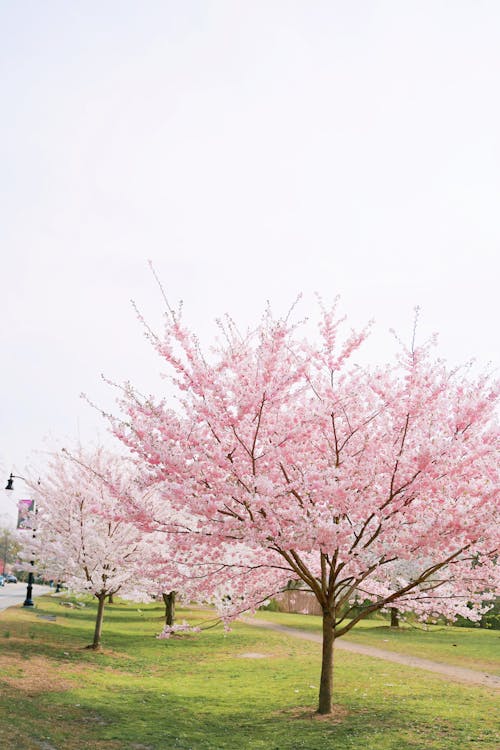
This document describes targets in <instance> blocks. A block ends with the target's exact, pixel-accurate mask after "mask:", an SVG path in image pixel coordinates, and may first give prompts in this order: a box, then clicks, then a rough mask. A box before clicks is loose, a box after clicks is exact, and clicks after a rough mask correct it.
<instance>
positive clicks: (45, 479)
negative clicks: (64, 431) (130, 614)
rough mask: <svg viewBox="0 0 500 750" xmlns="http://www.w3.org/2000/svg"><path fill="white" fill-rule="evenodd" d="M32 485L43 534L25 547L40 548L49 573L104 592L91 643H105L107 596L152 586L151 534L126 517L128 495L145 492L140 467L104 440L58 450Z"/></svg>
mask: <svg viewBox="0 0 500 750" xmlns="http://www.w3.org/2000/svg"><path fill="white" fill-rule="evenodd" d="M31 489H32V492H33V499H34V500H35V503H36V508H37V513H36V537H35V538H34V539H33V540H32V541H31V540H30V547H29V550H28V549H27V550H26V554H27V555H28V556H29V557H31V556H32V554H33V553H34V554H35V559H36V560H37V563H36V564H37V569H38V570H39V571H40V572H44V574H45V576H46V577H47V578H53V579H58V580H63V581H65V583H66V585H67V586H68V588H69V589H71V590H74V591H78V592H85V593H90V594H93V595H94V596H95V597H96V598H97V601H98V608H97V617H96V623H95V630H94V638H93V642H92V646H91V648H93V649H98V648H99V647H100V643H101V631H102V622H103V614H104V605H105V600H106V597H107V596H108V597H109V596H110V595H111V596H112V595H113V594H116V593H118V592H121V593H123V594H126V595H129V596H140V595H141V592H143V591H144V590H145V588H146V587H147V579H145V573H144V569H143V561H144V560H145V559H146V558H147V554H148V546H147V541H146V539H145V536H144V534H142V533H141V532H140V531H139V530H138V529H137V527H136V526H135V525H133V524H131V523H130V522H128V521H126V520H124V518H123V506H124V504H125V502H126V501H128V498H129V497H130V496H131V495H133V494H134V493H136V492H137V491H138V490H137V486H136V481H135V467H134V465H133V464H132V462H131V461H130V460H128V459H126V458H122V457H121V456H118V455H113V454H111V453H110V452H109V451H106V450H104V449H103V448H101V447H97V448H95V449H89V450H85V449H84V448H82V447H81V446H78V447H77V448H76V449H75V450H74V451H73V452H71V453H69V452H66V451H62V452H61V451H59V452H54V453H53V454H52V455H51V456H50V458H49V461H48V464H47V470H46V472H45V475H44V476H42V477H41V479H40V482H39V483H37V484H35V483H33V484H32V486H31ZM33 522H34V523H35V521H34V520H33Z"/></svg>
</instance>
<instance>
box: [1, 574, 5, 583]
mask: <svg viewBox="0 0 500 750" xmlns="http://www.w3.org/2000/svg"><path fill="white" fill-rule="evenodd" d="M4 585H5V578H4V577H3V575H2V574H1V573H0V586H4Z"/></svg>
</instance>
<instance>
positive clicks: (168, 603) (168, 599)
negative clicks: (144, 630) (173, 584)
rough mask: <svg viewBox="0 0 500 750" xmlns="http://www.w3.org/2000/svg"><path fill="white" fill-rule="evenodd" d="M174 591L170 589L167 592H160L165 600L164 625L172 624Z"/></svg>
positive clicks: (173, 618) (173, 617)
mask: <svg viewBox="0 0 500 750" xmlns="http://www.w3.org/2000/svg"><path fill="white" fill-rule="evenodd" d="M175 594H176V592H175V591H170V592H169V593H168V594H166V593H165V592H164V593H163V594H162V596H163V601H164V602H165V625H169V626H172V625H173V624H174V620H175Z"/></svg>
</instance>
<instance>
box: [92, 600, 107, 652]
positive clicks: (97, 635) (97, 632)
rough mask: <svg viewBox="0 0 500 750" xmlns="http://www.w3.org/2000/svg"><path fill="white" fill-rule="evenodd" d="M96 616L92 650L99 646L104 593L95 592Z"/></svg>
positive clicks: (104, 601)
mask: <svg viewBox="0 0 500 750" xmlns="http://www.w3.org/2000/svg"><path fill="white" fill-rule="evenodd" d="M97 601H98V605H97V617H96V620H95V630H94V640H93V642H92V645H91V646H90V648H93V649H94V651H97V649H99V648H100V646H101V631H102V619H103V615H104V604H105V603H106V594H97Z"/></svg>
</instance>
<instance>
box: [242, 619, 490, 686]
mask: <svg viewBox="0 0 500 750" xmlns="http://www.w3.org/2000/svg"><path fill="white" fill-rule="evenodd" d="M256 617H257V618H259V619H262V620H268V621H269V622H275V623H278V624H280V625H286V626H288V627H290V628H299V629H300V630H308V631H311V632H317V633H321V628H322V625H321V617H317V616H315V615H296V614H288V613H286V612H258V613H257V614H256ZM342 640H346V641H353V642H354V643H362V644H363V645H366V646H375V647H376V648H383V649H387V650H388V651H397V652H398V653H401V654H409V655H411V656H419V657H421V658H422V659H432V660H433V661H439V662H443V663H445V664H453V665H455V666H459V667H467V668H468V669H476V670H478V671H480V672H488V673H489V674H497V675H500V630H486V629H483V628H474V627H472V628H457V627H452V626H450V625H448V626H446V625H430V626H428V629H425V630H424V629H423V626H422V625H407V624H402V625H400V627H399V628H391V627H390V626H389V625H388V620H386V619H373V620H361V622H359V623H358V624H357V625H356V626H355V627H354V628H353V629H352V630H351V631H349V633H348V634H347V635H346V636H343V639H342Z"/></svg>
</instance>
